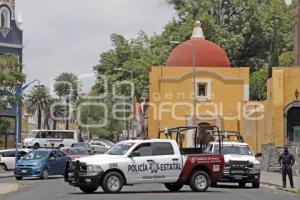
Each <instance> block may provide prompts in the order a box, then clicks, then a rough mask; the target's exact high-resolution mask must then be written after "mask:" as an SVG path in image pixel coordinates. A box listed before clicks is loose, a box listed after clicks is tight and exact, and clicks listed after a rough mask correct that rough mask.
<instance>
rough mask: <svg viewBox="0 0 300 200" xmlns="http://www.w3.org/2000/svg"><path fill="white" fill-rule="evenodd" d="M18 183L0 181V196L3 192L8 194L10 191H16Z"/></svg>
mask: <svg viewBox="0 0 300 200" xmlns="http://www.w3.org/2000/svg"><path fill="white" fill-rule="evenodd" d="M19 187H20V184H19V183H17V182H15V183H0V196H1V195H3V194H8V193H11V192H16V191H18V190H19Z"/></svg>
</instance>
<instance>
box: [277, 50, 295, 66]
mask: <svg viewBox="0 0 300 200" xmlns="http://www.w3.org/2000/svg"><path fill="white" fill-rule="evenodd" d="M293 65H294V52H292V51H289V52H284V53H282V54H281V55H280V56H279V66H281V67H291V66H293Z"/></svg>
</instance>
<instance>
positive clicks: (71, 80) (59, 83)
mask: <svg viewBox="0 0 300 200" xmlns="http://www.w3.org/2000/svg"><path fill="white" fill-rule="evenodd" d="M55 82H56V83H55V85H54V90H55V92H56V94H57V96H59V97H60V98H61V99H62V100H64V101H65V102H66V113H65V116H67V120H66V129H67V130H68V129H69V118H70V116H71V113H70V106H71V105H70V103H74V101H75V100H76V99H77V97H78V78H77V76H76V75H75V74H73V73H67V72H64V73H61V74H60V75H59V76H58V77H57V78H56V79H55Z"/></svg>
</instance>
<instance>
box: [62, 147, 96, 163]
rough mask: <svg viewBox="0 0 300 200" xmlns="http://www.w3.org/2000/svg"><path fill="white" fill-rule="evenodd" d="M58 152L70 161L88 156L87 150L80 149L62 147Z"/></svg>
mask: <svg viewBox="0 0 300 200" xmlns="http://www.w3.org/2000/svg"><path fill="white" fill-rule="evenodd" d="M60 150H61V151H62V152H64V153H65V154H66V155H68V156H69V157H70V158H71V159H72V160H75V159H77V158H81V157H84V156H89V155H90V154H89V152H88V151H87V149H85V148H82V147H64V148H61V149H60Z"/></svg>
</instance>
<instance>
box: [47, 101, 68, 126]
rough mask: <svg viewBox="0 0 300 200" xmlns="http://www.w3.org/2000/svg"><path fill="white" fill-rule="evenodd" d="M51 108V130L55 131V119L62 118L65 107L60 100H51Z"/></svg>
mask: <svg viewBox="0 0 300 200" xmlns="http://www.w3.org/2000/svg"><path fill="white" fill-rule="evenodd" d="M52 103H53V104H52V105H53V106H52V110H51V111H50V112H51V113H50V114H52V116H53V118H52V120H53V124H52V125H53V126H52V129H53V130H56V125H57V121H59V120H57V118H63V117H64V115H65V113H66V107H65V105H64V104H63V103H62V102H61V100H60V99H53V102H52Z"/></svg>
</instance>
